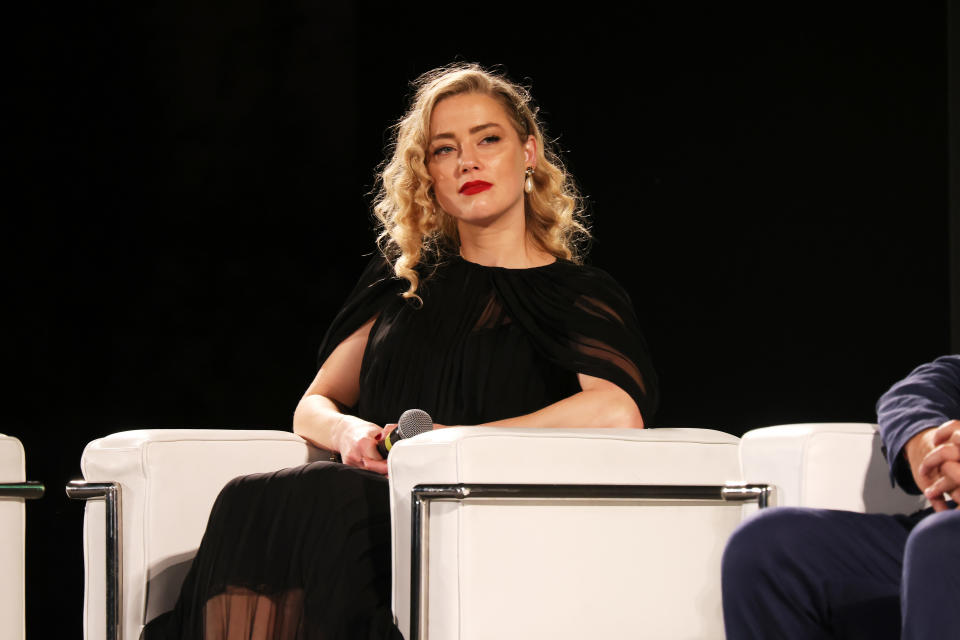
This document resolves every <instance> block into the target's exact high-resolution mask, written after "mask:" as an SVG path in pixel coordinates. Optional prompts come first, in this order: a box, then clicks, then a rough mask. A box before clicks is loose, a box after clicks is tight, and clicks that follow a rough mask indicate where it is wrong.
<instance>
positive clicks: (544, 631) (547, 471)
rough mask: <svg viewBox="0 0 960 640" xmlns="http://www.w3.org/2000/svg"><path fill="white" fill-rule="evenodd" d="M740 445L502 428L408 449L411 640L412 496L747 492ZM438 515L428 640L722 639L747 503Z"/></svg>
mask: <svg viewBox="0 0 960 640" xmlns="http://www.w3.org/2000/svg"><path fill="white" fill-rule="evenodd" d="M738 444H739V439H738V438H736V437H734V436H731V435H729V434H726V433H721V432H718V431H711V430H706V429H650V430H637V429H518V428H494V427H462V428H455V429H443V430H439V431H433V432H429V433H425V434H422V435H420V436H417V437H416V438H412V439H410V440H405V441H401V442H399V443H398V444H397V445H395V447H394V449H393V450H392V451H391V453H390V456H389V458H388V466H389V470H390V484H391V511H392V523H393V527H394V529H393V544H394V548H393V553H394V556H393V557H394V571H393V580H394V588H393V598H394V599H393V610H394V614H395V615H396V617H397V619H398V624H399V627H400V630H401V632H402V633H403V634H404V637H407V638H411V636H410V635H409V633H410V626H411V613H410V596H411V594H410V575H411V571H410V550H411V523H412V518H411V508H412V506H411V496H410V493H411V490H412V489H413V487H414V486H416V485H421V484H503V483H506V484H564V485H723V484H724V483H727V482H736V481H738V480H740V471H739V460H738V453H737V452H738ZM430 511H431V515H430V516H429V524H428V531H429V539H430V542H429V549H428V554H429V567H428V570H427V572H426V575H425V579H426V581H427V583H428V589H427V591H428V592H429V595H428V598H427V602H428V607H427V622H426V624H427V626H428V627H429V636H430V637H434V638H438V637H439V638H451V639H453V638H462V639H467V638H481V637H498V638H504V639H508V638H529V637H550V638H557V639H563V638H574V637H576V638H582V637H601V638H603V637H618V636H619V635H622V634H623V632H624V629H627V628H634V629H635V628H637V625H638V624H640V625H642V626H641V628H642V629H643V632H642V635H644V636H645V637H671V638H722V637H723V627H722V616H721V608H720V586H719V585H720V579H719V574H720V571H719V570H720V556H721V553H722V550H723V545H724V542H725V541H726V538H727V536H728V535H729V533H730V532H731V531H732V530H733V529H734V528H735V527H736V525H737V524H738V523H739V522H740V520H741V505H740V504H739V503H723V502H719V501H718V502H713V503H708V502H706V501H691V502H686V501H682V500H671V501H662V502H656V503H651V502H646V503H637V502H635V501H632V502H631V501H628V500H619V501H618V500H599V501H591V500H583V499H575V500H567V501H565V502H563V503H557V502H547V501H523V502H520V501H516V500H511V499H506V500H498V499H490V500H486V499H484V500H483V501H477V502H471V501H467V502H450V501H447V502H445V501H435V502H432V503H431V507H430ZM490 611H496V612H497V615H496V616H491V615H490V614H489V612H490ZM640 621H642V622H640ZM411 640H413V639H412V638H411Z"/></svg>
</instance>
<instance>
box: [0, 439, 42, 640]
mask: <svg viewBox="0 0 960 640" xmlns="http://www.w3.org/2000/svg"><path fill="white" fill-rule="evenodd" d="M26 477H27V476H26V459H25V456H24V453H23V445H22V444H20V441H19V440H17V439H16V438H13V437H11V436H5V435H3V434H0V622H2V624H0V640H23V639H24V638H25V637H26V631H25V622H24V611H25V609H24V604H25V603H24V591H23V587H24V551H25V540H24V530H25V527H26V513H25V512H26V509H25V508H24V500H29V499H33V498H39V497H41V496H43V485H42V484H40V483H39V482H26Z"/></svg>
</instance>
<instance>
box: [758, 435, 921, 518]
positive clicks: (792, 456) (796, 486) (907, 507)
mask: <svg viewBox="0 0 960 640" xmlns="http://www.w3.org/2000/svg"><path fill="white" fill-rule="evenodd" d="M880 444H881V443H880V435H879V434H878V433H877V430H876V425H873V424H863V423H851V422H833V423H815V424H785V425H778V426H775V427H764V428H762V429H754V430H753V431H748V432H747V433H745V434H744V435H743V439H742V440H741V442H740V458H741V461H742V464H743V476H744V477H745V478H750V479H751V480H752V481H758V482H767V483H769V484H772V485H774V486H776V488H777V496H776V499H775V500H776V504H778V505H782V506H798V507H818V508H822V509H842V510H845V511H858V512H861V513H911V512H913V511H916V510H917V509H920V508H922V507H923V506H924V505H925V504H927V503H926V502H925V500H924V499H923V496H911V495H908V494H906V493H904V492H903V491H902V490H900V489H899V488H896V487H893V486H891V484H890V475H889V467H888V465H887V462H886V459H885V458H884V455H883V453H882V452H881V450H880Z"/></svg>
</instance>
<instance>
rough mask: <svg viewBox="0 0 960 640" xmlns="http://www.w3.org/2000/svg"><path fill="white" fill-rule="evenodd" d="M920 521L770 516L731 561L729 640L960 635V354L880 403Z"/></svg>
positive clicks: (739, 537)
mask: <svg viewBox="0 0 960 640" xmlns="http://www.w3.org/2000/svg"><path fill="white" fill-rule="evenodd" d="M877 418H878V422H879V425H880V435H881V438H882V439H883V444H884V452H885V453H886V456H887V461H888V462H889V463H890V473H891V477H892V478H893V479H894V480H895V481H896V482H897V484H899V485H900V486H901V487H902V488H903V489H904V490H905V491H907V492H909V493H920V491H923V493H924V495H925V496H926V497H927V499H929V500H930V503H931V505H932V506H931V507H930V508H928V509H925V510H923V511H920V512H917V513H915V514H912V515H910V516H888V515H883V514H862V513H853V512H848V511H831V510H826V509H803V508H794V507H783V508H772V509H766V510H764V511H761V512H760V513H759V514H757V515H756V516H755V517H753V518H752V519H750V520H747V521H746V522H744V523H743V524H742V525H741V526H740V528H739V529H737V531H736V532H734V534H733V536H732V537H731V539H730V541H729V543H728V544H727V548H726V551H725V552H724V557H723V615H724V624H725V626H726V633H727V638H728V640H743V639H745V638H757V639H761V638H762V639H769V638H784V639H794V638H796V639H800V638H803V639H805V640H809V639H814V638H844V639H852V638H864V639H866V638H869V639H870V640H878V639H883V638H891V639H899V638H901V630H902V634H903V635H902V637H903V638H905V639H909V640H919V639H926V638H931V639H932V638H938V639H942V640H946V639H947V638H960V510H958V507H957V505H956V503H957V502H960V355H952V356H944V357H941V358H938V359H937V360H935V361H934V362H931V363H929V364H925V365H922V366H920V367H917V368H916V369H915V370H914V371H913V372H912V373H911V374H910V375H909V376H907V377H906V378H905V379H903V380H901V381H900V382H898V383H896V384H895V385H893V387H891V388H890V390H889V391H887V392H886V393H885V394H884V395H883V397H881V398H880V401H879V402H878V403H877Z"/></svg>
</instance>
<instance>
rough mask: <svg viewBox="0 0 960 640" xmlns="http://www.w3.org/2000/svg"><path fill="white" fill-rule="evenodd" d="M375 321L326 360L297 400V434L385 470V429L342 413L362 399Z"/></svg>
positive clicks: (354, 460) (353, 461) (367, 466)
mask: <svg viewBox="0 0 960 640" xmlns="http://www.w3.org/2000/svg"><path fill="white" fill-rule="evenodd" d="M375 319H376V318H371V319H370V320H369V321H367V322H366V323H365V324H364V325H363V326H361V327H360V328H359V329H357V330H356V331H354V332H353V333H352V334H350V336H348V337H347V338H346V339H345V340H344V341H343V342H341V343H340V344H339V345H337V348H336V349H334V350H333V352H332V353H331V354H330V356H329V357H327V359H326V361H324V363H323V365H322V366H321V367H320V370H319V371H318V372H317V376H316V377H315V378H314V379H313V382H312V383H311V384H310V386H309V387H308V388H307V391H306V392H305V393H304V394H303V397H302V398H301V399H300V402H299V404H297V409H296V411H295V412H294V414H293V432H294V433H296V434H297V435H299V436H300V437H302V438H303V439H305V440H307V441H308V442H310V443H311V444H313V445H315V446H318V447H321V448H323V449H328V450H330V451H338V452H339V453H340V456H341V457H342V458H343V462H344V464H349V465H352V466H354V467H360V468H363V469H369V470H371V471H376V472H377V473H383V474H386V473H387V463H386V461H385V460H383V458H381V457H380V453H379V452H378V451H377V441H378V439H379V438H380V437H382V432H383V429H381V428H380V427H379V426H378V425H375V424H373V423H372V422H367V421H366V420H362V419H360V418H358V417H356V416H352V415H349V414H346V413H343V410H344V409H345V408H346V407H352V406H354V405H355V404H356V403H357V398H358V396H359V394H360V363H361V362H362V360H363V352H364V350H365V349H366V347H367V338H368V337H369V335H370V327H372V326H373V323H374V320H375Z"/></svg>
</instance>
